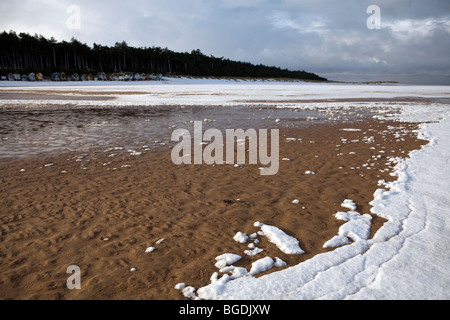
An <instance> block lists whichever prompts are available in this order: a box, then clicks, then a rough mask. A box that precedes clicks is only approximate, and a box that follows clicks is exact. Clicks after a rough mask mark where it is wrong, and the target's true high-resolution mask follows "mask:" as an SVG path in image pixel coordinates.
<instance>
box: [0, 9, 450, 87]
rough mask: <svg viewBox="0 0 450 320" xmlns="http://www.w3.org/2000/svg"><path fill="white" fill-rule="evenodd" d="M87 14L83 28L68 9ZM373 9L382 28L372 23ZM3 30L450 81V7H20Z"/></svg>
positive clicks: (334, 75) (5, 18)
mask: <svg viewBox="0 0 450 320" xmlns="http://www.w3.org/2000/svg"><path fill="white" fill-rule="evenodd" d="M70 5H77V6H79V8H80V9H81V18H80V21H81V24H80V28H79V29H73V28H72V29H70V28H68V27H67V19H68V18H69V16H70V14H69V13H68V12H67V8H68V7H69V6H70ZM370 5H377V6H379V8H380V10H381V29H375V30H369V29H368V28H367V25H366V21H367V19H368V18H369V17H370V15H371V14H368V13H367V8H368V7H369V6H370ZM0 12H1V13H0V18H1V19H0V29H4V30H10V29H13V30H16V31H18V32H29V33H32V34H34V33H39V34H43V35H45V36H47V37H50V36H54V37H55V38H57V39H58V40H62V39H65V40H69V39H70V38H71V37H73V36H75V37H76V38H77V39H79V40H80V41H82V42H86V43H87V44H89V45H92V44H93V43H94V42H95V43H100V44H104V45H114V43H115V42H116V41H123V40H125V41H127V43H128V44H129V45H133V46H161V47H168V48H170V49H172V50H176V51H191V50H193V49H197V48H198V49H201V50H202V51H203V52H204V53H205V54H211V55H214V56H219V57H221V56H225V57H227V58H230V59H236V60H243V61H249V62H253V63H263V64H268V65H276V66H280V67H283V68H289V69H297V70H298V69H301V70H303V69H304V70H308V71H312V72H316V73H319V74H320V75H323V76H326V77H328V78H331V79H336V80H360V81H364V80H398V81H401V82H410V83H411V82H413V83H447V84H450V76H449V75H450V61H449V59H448V57H447V56H448V52H450V41H449V36H450V1H448V0H443V1H439V0H428V1H424V0H414V1H413V0H370V1H365V0H347V1H332V0H328V1H325V0H323V1H321V0H304V1H301V0H278V1H268V0H248V1H244V0H219V1H211V0H191V1H182V0H177V1H174V0H172V1H169V0H168V1H144V0H135V1H129V2H125V1H118V0H112V1H87V0H78V1H76V0H72V1H65V0H63V1H61V0H22V1H18V0H12V1H7V2H5V1H3V2H2V3H1V4H0Z"/></svg>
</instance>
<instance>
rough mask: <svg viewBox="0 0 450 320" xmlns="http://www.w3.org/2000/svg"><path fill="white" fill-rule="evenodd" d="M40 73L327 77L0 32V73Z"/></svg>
mask: <svg viewBox="0 0 450 320" xmlns="http://www.w3.org/2000/svg"><path fill="white" fill-rule="evenodd" d="M29 72H35V73H37V72H40V73H42V74H44V75H50V74H52V73H54V72H64V73H66V74H68V75H69V74H73V73H80V74H81V73H90V74H96V73H99V72H102V73H119V72H139V73H161V74H173V75H184V76H208V77H255V78H292V79H303V80H319V81H326V80H327V79H325V78H322V77H320V76H318V75H316V74H314V73H310V72H306V71H290V70H287V69H281V68H278V67H271V66H265V65H261V64H260V65H254V64H251V63H248V62H238V61H232V60H229V59H226V58H223V57H221V58H217V57H214V56H207V55H205V54H203V53H202V52H201V51H200V50H198V49H197V50H193V51H191V52H174V51H171V50H169V49H168V48H160V47H139V48H135V47H130V46H128V45H127V43H126V42H125V41H123V42H116V44H115V46H113V47H108V46H102V45H100V44H96V43H94V44H93V46H92V47H90V46H88V45H87V44H85V43H81V42H80V41H78V40H76V39H75V38H72V40H71V41H70V42H67V41H61V42H58V41H56V40H55V39H54V38H53V37H52V38H50V39H47V38H45V37H43V36H42V35H34V36H33V35H30V34H27V33H20V34H17V33H16V32H14V31H10V32H6V31H4V32H2V33H0V74H2V75H5V74H8V73H21V74H27V73H29Z"/></svg>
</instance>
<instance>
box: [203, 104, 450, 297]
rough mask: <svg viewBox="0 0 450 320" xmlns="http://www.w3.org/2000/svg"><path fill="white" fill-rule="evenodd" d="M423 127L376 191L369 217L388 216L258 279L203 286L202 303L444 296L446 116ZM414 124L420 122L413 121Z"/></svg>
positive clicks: (449, 151)
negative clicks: (371, 231) (355, 236)
mask: <svg viewBox="0 0 450 320" xmlns="http://www.w3.org/2000/svg"><path fill="white" fill-rule="evenodd" d="M434 116H435V117H441V116H443V117H444V119H443V120H441V121H440V122H438V123H426V124H422V125H421V130H420V135H421V136H422V137H423V138H427V139H428V140H430V143H429V144H428V145H426V146H424V147H423V148H422V149H421V150H417V151H414V152H412V153H411V157H410V158H408V159H404V160H399V162H398V164H397V166H396V171H395V172H396V174H397V175H398V180H396V181H395V182H393V183H391V184H390V185H389V187H390V188H389V190H381V189H380V190H378V191H377V192H376V193H375V195H374V197H375V199H374V200H373V202H372V205H373V209H372V211H373V213H376V214H378V215H380V216H383V217H385V218H386V219H388V222H387V223H385V224H384V225H383V227H382V228H380V229H379V231H378V232H377V233H376V235H375V236H374V238H373V239H370V240H365V239H360V240H357V241H355V242H353V243H352V244H350V245H346V246H342V247H339V248H337V249H335V250H334V251H331V252H328V253H324V254H320V255H317V256H315V257H314V258H312V259H310V260H307V261H305V262H303V263H301V264H299V265H297V266H293V267H290V268H288V269H285V270H282V271H278V272H275V273H272V274H269V275H265V276H262V277H260V278H255V277H241V278H238V279H236V280H233V281H229V282H227V283H224V284H221V285H210V286H207V287H204V288H201V289H200V290H199V291H198V293H199V297H200V298H203V299H243V300H249V299H251V300H260V299H289V300H297V299H449V298H450V289H449V288H450V269H449V267H448V266H449V265H450V254H449V252H450V196H449V193H448V190H449V189H450V166H449V162H450V117H449V112H448V111H447V112H446V113H445V114H436V113H435V114H434ZM417 120H419V119H417Z"/></svg>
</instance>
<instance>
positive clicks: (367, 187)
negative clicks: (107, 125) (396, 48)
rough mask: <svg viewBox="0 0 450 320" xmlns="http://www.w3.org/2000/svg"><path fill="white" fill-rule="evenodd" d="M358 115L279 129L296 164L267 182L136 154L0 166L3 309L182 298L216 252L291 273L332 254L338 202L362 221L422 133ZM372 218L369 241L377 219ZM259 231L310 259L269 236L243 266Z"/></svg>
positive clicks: (245, 172)
mask: <svg viewBox="0 0 450 320" xmlns="http://www.w3.org/2000/svg"><path fill="white" fill-rule="evenodd" d="M273 112H276V111H273ZM354 112H355V114H354V116H353V117H346V118H345V119H344V120H339V121H336V120H333V121H309V122H308V121H306V122H305V121H304V120H305V119H306V116H300V118H302V119H303V120H302V121H300V120H299V119H290V120H292V121H290V120H289V119H287V118H286V119H285V120H283V121H282V125H280V126H278V128H280V160H281V159H282V158H289V159H290V161H280V170H279V172H278V174H277V175H274V176H262V175H260V171H259V169H258V168H259V167H261V165H244V166H243V167H242V168H238V167H234V166H233V165H215V166H210V165H180V166H175V165H174V164H173V163H172V161H171V158H170V153H171V149H170V146H171V145H170V144H164V145H158V146H156V145H155V146H152V147H151V148H149V150H143V149H142V148H140V149H138V148H136V150H137V151H139V152H143V154H142V155H140V156H132V155H131V154H130V153H129V152H128V151H127V149H126V148H125V149H123V150H122V149H117V150H114V149H113V148H112V149H111V148H108V149H105V147H104V146H101V147H97V148H90V149H89V150H88V151H83V150H81V149H80V150H78V149H74V150H71V151H67V152H51V153H48V154H35V155H33V156H28V157H11V156H10V157H5V158H3V159H1V160H0V173H1V180H0V181H1V184H0V194H1V195H2V197H1V198H0V219H1V220H0V221H1V225H0V257H1V260H0V297H1V298H4V299H185V298H184V297H183V296H182V295H181V293H180V292H179V291H177V290H175V289H174V286H175V285H176V284H177V283H180V282H184V283H186V284H187V285H191V286H194V287H196V288H199V287H202V286H205V285H207V284H209V282H210V277H211V275H212V274H213V272H215V271H217V268H216V267H215V266H214V264H215V260H214V258H215V257H216V256H218V255H221V254H223V253H235V254H240V255H241V256H242V257H243V259H242V260H240V261H239V262H237V263H236V264H235V265H236V266H242V267H246V268H249V267H250V265H251V263H252V261H255V260H257V259H260V258H262V257H264V256H271V257H280V258H281V259H282V260H284V261H285V262H287V266H286V267H289V266H292V265H294V264H298V263H300V262H302V261H305V260H307V259H310V258H311V257H313V256H314V255H316V254H319V253H322V252H325V251H329V250H332V249H323V248H322V246H323V244H324V243H325V242H326V241H327V240H329V239H331V238H332V237H333V236H335V235H336V234H337V232H338V229H339V226H340V225H342V223H343V222H342V221H339V220H337V219H336V218H335V217H334V216H333V214H335V213H336V212H338V211H342V210H344V208H342V207H341V203H342V202H343V201H344V200H345V199H352V200H353V201H354V202H355V203H356V205H357V211H358V212H360V213H362V214H364V213H370V208H371V207H370V205H369V202H370V201H371V200H372V199H373V193H374V192H375V190H376V189H377V188H379V186H378V181H379V180H383V179H384V180H385V181H392V180H393V179H395V177H392V176H391V175H390V174H389V173H390V172H392V165H391V164H392V163H391V162H389V161H388V159H389V157H397V156H398V157H406V156H407V154H408V152H409V151H410V150H414V149H418V148H420V146H421V145H422V144H424V143H425V142H424V141H420V140H417V139H416V134H415V133H414V132H413V130H415V129H416V128H417V125H416V124H410V123H402V122H396V121H388V120H385V121H384V120H383V121H382V120H374V119H372V117H371V116H368V115H367V114H366V112H365V111H363V110H359V111H358V110H357V109H355V110H354ZM358 113H360V114H358ZM196 115H197V114H196ZM198 115H199V120H201V119H203V118H206V117H203V115H204V114H202V113H198ZM286 116H287V115H286ZM216 124H217V122H216ZM216 124H214V123H213V124H210V126H214V125H216ZM248 124H249V125H248V126H247V128H248V127H258V126H257V125H255V123H252V122H251V121H250V122H248ZM180 125H181V124H180ZM218 126H219V125H218ZM232 128H236V127H232ZM348 128H351V129H360V130H361V131H345V130H343V129H348ZM288 138H296V139H301V140H295V141H294V140H293V139H288ZM109 145H110V144H109ZM110 146H111V145H110ZM112 154H114V156H111V155H112ZM50 164H51V165H50ZM46 165H47V166H46ZM307 170H310V171H314V172H315V174H314V175H309V174H305V171H307ZM294 199H298V200H299V203H298V204H293V203H292V201H293V200H294ZM372 216H373V221H372V222H373V224H372V230H371V233H372V235H373V234H374V233H375V232H376V230H378V228H379V227H380V226H381V225H382V224H383V223H384V220H383V219H382V218H379V217H377V216H376V215H372ZM255 221H261V222H263V223H265V224H269V225H273V226H276V227H278V228H280V229H282V230H283V231H285V232H286V233H287V234H289V235H291V236H293V237H295V238H297V239H298V240H299V241H300V247H301V248H302V249H303V250H304V251H305V254H303V255H287V254H284V253H282V252H281V251H280V250H279V249H278V248H277V247H276V246H275V245H273V244H271V243H270V242H268V241H267V239H264V237H263V238H262V241H261V242H260V243H259V244H258V247H260V248H262V249H264V251H263V252H262V253H260V254H258V255H256V256H246V255H245V254H244V253H243V251H244V250H246V249H248V248H247V246H246V245H243V244H240V243H237V242H236V241H234V240H233V236H234V235H235V234H236V232H238V231H241V232H245V233H247V234H251V233H253V232H256V231H258V230H259V229H258V228H255V227H254V226H253V223H254V222H255ZM161 239H164V240H163V241H159V240H161ZM150 246H153V247H154V248H155V250H154V251H153V252H151V253H145V250H146V248H148V247H150ZM70 265H77V266H79V267H80V269H81V290H73V291H72V290H69V289H67V287H66V280H67V278H68V277H69V274H67V273H66V269H67V267H68V266H70ZM286 267H285V268H286ZM131 268H135V269H136V271H134V272H132V271H130V269H131ZM280 269H281V268H273V269H271V270H270V271H268V272H274V271H277V270H280ZM268 272H265V273H262V274H260V275H263V274H267V273H268ZM260 275H258V276H260Z"/></svg>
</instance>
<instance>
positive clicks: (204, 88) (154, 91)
mask: <svg viewBox="0 0 450 320" xmlns="http://www.w3.org/2000/svg"><path fill="white" fill-rule="evenodd" d="M8 90H9V91H14V92H15V93H20V92H22V91H33V93H40V92H41V93H43V94H48V98H47V99H45V98H42V100H29V99H28V100H27V104H38V105H39V104H64V103H67V104H68V103H74V104H77V105H86V106H115V105H117V106H127V105H148V106H151V105H246V104H256V105H261V104H268V105H280V104H282V105H293V106H296V105H298V104H299V101H303V100H308V101H310V100H326V99H367V98H370V99H377V98H382V99H386V98H391V99H392V98H411V97H421V98H450V92H449V87H448V86H411V85H407V86H406V85H349V84H333V83H306V82H283V81H244V80H239V81H235V80H224V79H186V78H171V79H168V80H167V81H161V82H155V81H153V82H151V81H143V82H100V81H92V82H57V83H55V82H10V81H1V82H0V93H2V92H7V91H8ZM46 91H47V92H46ZM48 91H51V94H49V93H48ZM57 94H62V95H64V96H67V101H64V100H61V99H57V100H51V99H52V97H51V96H52V95H57ZM81 94H84V96H86V95H87V94H88V95H92V96H95V95H96V94H99V95H102V96H106V95H107V96H111V97H114V98H115V100H108V101H80V100H76V99H74V97H76V96H79V95H81ZM0 103H2V104H17V103H20V98H18V100H10V99H9V100H1V97H0Z"/></svg>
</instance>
